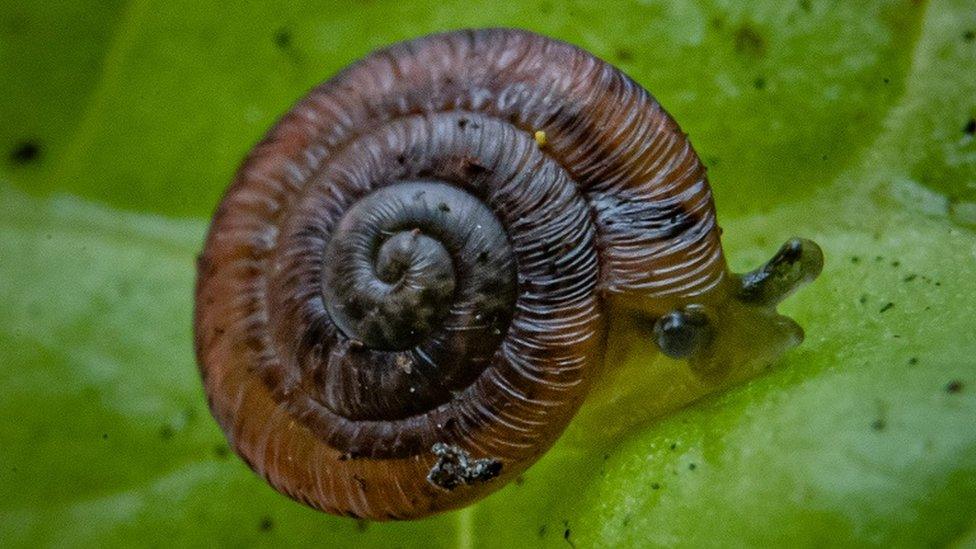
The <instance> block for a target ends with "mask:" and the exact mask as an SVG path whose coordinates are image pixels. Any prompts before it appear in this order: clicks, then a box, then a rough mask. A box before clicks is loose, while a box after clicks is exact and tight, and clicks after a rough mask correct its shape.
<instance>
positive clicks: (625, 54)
mask: <svg viewBox="0 0 976 549" xmlns="http://www.w3.org/2000/svg"><path fill="white" fill-rule="evenodd" d="M633 58H634V54H633V53H632V52H631V51H630V50H628V49H626V48H618V49H617V60H618V61H624V62H627V61H630V60H631V59H633Z"/></svg>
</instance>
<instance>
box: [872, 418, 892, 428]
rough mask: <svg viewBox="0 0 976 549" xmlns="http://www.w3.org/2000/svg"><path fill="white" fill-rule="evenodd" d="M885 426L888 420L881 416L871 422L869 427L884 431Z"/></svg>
mask: <svg viewBox="0 0 976 549" xmlns="http://www.w3.org/2000/svg"><path fill="white" fill-rule="evenodd" d="M887 426H888V422H887V421H885V419H884V418H881V417H879V418H878V419H876V420H874V421H872V422H871V428H872V429H874V430H875V431H884V430H885V427H887Z"/></svg>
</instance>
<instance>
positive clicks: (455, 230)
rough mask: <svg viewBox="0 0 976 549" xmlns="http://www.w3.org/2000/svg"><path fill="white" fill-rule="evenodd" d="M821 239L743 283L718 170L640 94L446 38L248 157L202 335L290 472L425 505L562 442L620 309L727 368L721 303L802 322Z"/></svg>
mask: <svg viewBox="0 0 976 549" xmlns="http://www.w3.org/2000/svg"><path fill="white" fill-rule="evenodd" d="M811 246H812V247H813V248H815V246H813V245H812V244H811V243H808V242H806V241H794V247H796V248H797V250H798V251H795V253H793V254H792V256H791V257H790V258H787V259H788V261H787V260H783V261H781V262H780V263H782V264H783V265H785V267H779V268H778V270H777V267H776V265H777V264H776V263H775V262H771V263H770V264H769V265H767V266H765V267H764V269H766V270H765V271H763V270H762V269H760V270H758V271H756V272H754V273H750V274H749V275H746V276H738V275H731V274H730V273H729V272H728V270H727V267H726V262H725V259H724V257H723V253H722V248H721V244H720V241H719V230H718V227H717V224H716V220H715V213H714V207H713V202H712V195H711V191H710V189H709V186H708V183H707V181H706V178H705V169H704V168H703V166H702V164H701V162H700V161H699V159H698V157H697V156H696V155H695V153H694V151H693V150H692V147H691V145H690V143H689V142H688V140H687V138H686V136H685V134H684V133H682V132H681V130H680V129H679V128H678V126H677V124H676V123H675V122H674V121H673V120H672V119H671V118H670V117H669V116H668V114H667V113H666V112H665V111H664V110H663V109H662V108H661V106H660V105H659V104H658V103H657V102H656V101H655V100H654V99H653V98H652V97H651V96H650V95H649V94H648V93H647V92H646V91H645V90H644V89H642V88H641V87H640V86H639V85H637V84H636V83H634V82H633V81H632V80H631V79H629V78H628V77H627V76H625V75H624V74H622V73H621V72H620V71H619V70H617V69H615V68H614V67H612V66H611V65H609V64H607V63H605V62H603V61H601V60H599V59H597V58H595V57H593V56H592V55H590V54H588V53H586V52H584V51H582V50H580V49H578V48H576V47H574V46H571V45H569V44H565V43H562V42H558V41H554V40H551V39H548V38H545V37H542V36H538V35H535V34H532V33H529V32H524V31H517V30H501V29H493V30H476V31H460V32H452V33H447V34H440V35H434V36H429V37H424V38H420V39H417V40H413V41H410V42H405V43H401V44H397V45H394V46H392V47H390V48H387V49H384V50H380V51H378V52H375V53H373V54H372V55H370V56H369V57H367V58H365V59H363V60H361V61H359V62H357V63H355V64H353V65H352V66H350V67H349V68H347V69H345V70H344V71H342V72H341V73H340V74H339V75H337V76H336V77H334V78H333V79H331V80H329V81H328V82H326V83H324V84H322V85H320V86H319V87H317V88H316V89H314V90H313V91H312V92H311V93H310V94H309V95H308V96H307V97H306V98H305V99H303V100H302V101H301V102H299V103H298V104H297V105H296V106H295V107H294V108H293V109H292V110H291V111H290V112H288V113H287V114H286V115H285V116H284V117H283V118H282V119H281V121H280V122H278V124H277V125H276V126H275V127H274V128H273V129H272V130H271V131H270V133H269V134H268V135H267V137H266V138H265V139H264V140H263V141H262V142H261V143H260V144H259V145H257V146H256V147H255V148H254V149H253V150H252V151H251V153H250V155H249V156H248V158H247V160H246V161H245V162H244V164H243V166H242V167H241V168H240V170H239V172H238V173H237V175H236V178H235V180H234V182H233V184H232V185H231V186H230V188H229V189H228V191H227V193H226V195H225V197H224V198H223V200H222V202H221V203H220V205H219V207H218V208H217V211H216V214H215V215H214V219H213V224H212V226H211V229H210V233H209V236H208V238H207V241H206V245H205V249H204V251H203V253H202V255H201V257H200V260H199V265H198V269H199V278H198V285H197V294H196V317H195V340H196V352H197V357H198V362H199V364H200V370H201V373H202V376H203V380H204V383H205V389H206V394H207V397H208V399H209V404H210V407H211V409H212V411H213V414H214V416H215V418H216V419H217V421H218V422H219V424H220V426H221V427H222V428H223V430H224V432H225V433H226V435H227V438H228V440H229V441H230V442H231V444H232V446H233V447H234V448H235V450H236V451H237V453H238V454H239V455H240V456H241V457H242V458H243V459H244V460H245V461H246V462H247V463H248V465H250V466H251V467H252V468H253V469H254V470H255V471H256V472H257V473H259V474H260V475H262V476H263V477H265V478H266V479H267V480H268V482H269V483H270V484H271V485H272V486H274V487H275V488H277V489H278V490H280V491H281V492H283V493H285V494H287V495H289V496H290V497H292V498H294V499H296V500H298V501H301V502H304V503H306V504H308V505H310V506H313V507H315V508H318V509H321V510H323V511H326V512H329V513H335V514H340V515H347V516H354V517H362V518H370V519H378V520H384V519H405V518H416V517H421V516H425V515H428V514H431V513H436V512H439V511H443V510H446V509H451V508H456V507H460V506H463V505H466V504H468V503H470V502H472V501H474V500H477V499H479V498H481V497H483V496H484V495H486V494H487V493H489V492H491V491H494V490H496V489H498V488H499V487H501V486H502V485H504V483H505V482H506V481H507V480H510V479H512V478H514V477H515V476H516V475H518V474H519V473H520V472H521V471H523V470H524V469H525V468H526V467H528V466H529V465H530V464H532V463H533V462H534V461H535V460H536V459H538V457H539V456H540V455H541V454H542V453H544V452H545V451H546V449H547V448H549V447H550V445H551V444H552V443H553V442H554V441H555V440H556V438H557V437H558V436H559V434H560V433H561V432H562V431H563V429H564V428H565V426H566V424H567V423H568V422H569V421H570V419H571V418H572V417H573V415H574V413H575V412H576V411H577V409H578V408H579V406H580V404H581V402H582V401H583V399H584V396H585V395H586V393H587V389H588V387H589V386H590V384H591V382H592V381H593V379H594V378H595V377H596V376H597V375H598V373H599V371H600V368H601V366H602V361H603V356H604V350H605V349H604V347H605V336H606V324H607V317H608V310H610V309H613V308H622V309H626V310H631V311H637V312H638V313H639V314H642V315H645V316H647V317H648V318H651V319H656V321H657V322H656V324H655V329H654V333H653V334H652V333H649V334H648V339H649V340H653V341H655V342H656V344H657V345H658V346H659V347H660V348H661V350H662V351H664V352H665V353H666V354H668V355H669V356H674V357H676V358H688V359H689V361H691V362H692V364H693V365H695V364H698V365H700V366H701V367H700V370H701V371H702V372H704V373H709V372H713V373H714V372H716V371H718V372H720V371H721V370H723V369H724V368H728V367H729V363H730V362H736V361H741V360H742V356H744V353H743V352H740V351H741V349H742V348H743V346H742V345H731V346H727V347H728V348H734V349H739V351H736V352H735V353H729V352H727V351H724V350H723V349H724V348H725V347H723V346H722V345H719V343H721V342H722V341H723V340H722V337H721V336H722V334H723V333H725V332H729V333H733V332H735V330H724V329H723V325H722V322H723V318H725V317H726V316H729V315H728V314H726V311H728V310H734V311H737V313H736V314H735V315H731V316H732V317H735V319H738V320H736V322H737V323H738V324H740V325H749V326H752V327H753V328H755V330H759V331H762V330H763V329H765V328H764V327H765V324H768V323H765V320H762V319H773V318H774V319H776V322H779V323H782V321H781V320H780V319H782V318H783V317H778V316H777V315H775V313H774V311H773V305H774V304H775V302H776V301H777V300H778V299H779V298H781V297H782V296H783V295H785V294H786V293H788V292H789V291H792V289H793V288H795V287H796V286H797V285H798V284H799V283H801V282H803V281H805V280H808V279H812V277H813V276H815V275H816V273H815V272H813V271H816V270H817V269H818V268H817V266H816V262H817V261H816V257H815V256H816V254H817V253H819V251H818V250H814V251H813V252H811V251H810V250H811V249H812V248H811ZM783 253H784V252H782V251H781V254H780V255H783ZM811 253H812V254H813V259H811ZM787 255H790V254H787ZM770 265H771V266H770ZM796 265H800V267H796ZM809 265H813V267H810V266H809ZM791 269H792V270H791ZM763 273H765V274H763ZM729 303H733V304H734V305H731V306H727V304H729ZM729 307H732V309H729ZM742 311H754V313H749V314H745V313H743V312H742ZM747 317H748V318H747ZM760 317H761V319H760V320H761V321H759V322H758V323H757V322H752V323H751V324H750V322H749V321H750V320H751V321H754V320H756V318H760ZM742 319H747V320H742ZM764 323H765V324H764ZM703 327H704V328H703ZM768 331H769V330H767V332H768ZM774 331H775V330H774ZM787 332H790V333H789V337H787V338H786V339H789V342H787V343H788V344H795V343H796V341H797V340H798V335H797V333H796V328H794V327H793V326H789V327H788V329H787ZM763 333H766V332H763ZM777 333H779V332H777ZM786 339H784V338H782V337H780V338H778V339H777V338H774V337H772V336H770V337H769V338H766V341H767V342H768V344H769V345H773V346H775V345H777V344H778V343H776V342H775V341H773V340H776V341H780V343H782V344H781V345H780V346H781V347H784V348H785V347H786V346H788V345H787V343H783V341H786ZM745 354H748V353H745ZM740 355H742V356H740Z"/></svg>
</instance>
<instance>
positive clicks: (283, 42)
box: [274, 28, 291, 49]
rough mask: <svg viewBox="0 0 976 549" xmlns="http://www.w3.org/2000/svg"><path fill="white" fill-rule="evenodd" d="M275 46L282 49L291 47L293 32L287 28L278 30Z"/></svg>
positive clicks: (275, 35) (275, 36)
mask: <svg viewBox="0 0 976 549" xmlns="http://www.w3.org/2000/svg"><path fill="white" fill-rule="evenodd" d="M274 44H275V46H278V47H279V48H281V49H285V48H287V47H289V46H291V31H289V30H288V29H285V28H281V29H278V30H277V31H276V32H275V34H274Z"/></svg>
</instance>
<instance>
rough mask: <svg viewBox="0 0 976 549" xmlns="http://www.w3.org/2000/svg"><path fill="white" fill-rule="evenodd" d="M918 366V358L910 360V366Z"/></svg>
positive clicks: (914, 357)
mask: <svg viewBox="0 0 976 549" xmlns="http://www.w3.org/2000/svg"><path fill="white" fill-rule="evenodd" d="M916 364H918V357H917V356H913V357H912V358H910V359H908V365H909V366H914V365H916Z"/></svg>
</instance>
